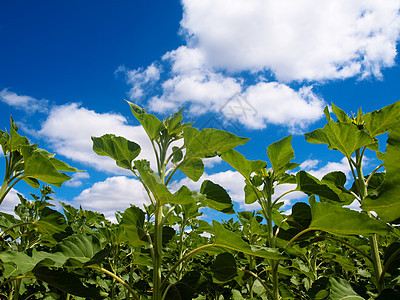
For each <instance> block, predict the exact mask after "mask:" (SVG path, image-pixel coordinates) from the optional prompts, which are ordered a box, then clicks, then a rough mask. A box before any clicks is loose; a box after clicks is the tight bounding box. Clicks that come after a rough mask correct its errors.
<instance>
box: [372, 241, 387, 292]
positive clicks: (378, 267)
mask: <svg viewBox="0 0 400 300" xmlns="http://www.w3.org/2000/svg"><path fill="white" fill-rule="evenodd" d="M369 243H370V247H371V252H372V259H373V260H372V263H373V265H374V273H375V281H376V287H377V288H378V292H379V293H381V292H382V291H383V290H384V289H385V283H384V282H383V281H381V280H380V279H381V274H382V263H381V257H380V255H379V248H378V235H377V234H373V235H372V236H371V237H370V238H369Z"/></svg>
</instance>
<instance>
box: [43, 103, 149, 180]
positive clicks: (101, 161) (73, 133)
mask: <svg viewBox="0 0 400 300" xmlns="http://www.w3.org/2000/svg"><path fill="white" fill-rule="evenodd" d="M108 133H111V134H115V135H117V136H122V137H125V138H127V139H128V140H131V141H134V142H136V143H138V144H139V145H140V146H141V148H142V151H141V153H140V155H139V157H138V159H140V158H145V159H149V160H150V161H151V162H153V161H154V159H153V158H152V157H151V156H150V155H151V153H152V147H151V144H150V142H149V141H148V138H147V135H146V133H145V131H144V130H143V127H141V126H130V125H127V120H126V119H125V117H123V116H121V115H119V114H114V113H103V114H99V113H96V112H95V111H93V110H89V109H86V108H83V107H80V106H79V105H78V104H77V103H70V104H66V105H62V106H56V107H53V108H52V110H51V111H50V113H49V115H48V117H47V119H46V120H45V122H44V123H43V124H42V127H41V129H40V131H39V132H38V134H39V135H40V136H42V137H43V138H45V139H47V140H48V141H49V142H50V143H51V147H52V150H53V151H55V152H56V153H57V154H59V155H64V156H65V157H67V158H69V159H71V160H73V161H78V162H81V163H83V164H87V165H90V166H93V167H94V168H96V169H97V170H100V171H106V172H110V173H114V174H120V175H122V174H128V173H126V172H124V170H123V169H121V168H119V167H117V166H116V164H115V161H114V160H113V159H111V158H109V157H105V156H99V155H97V154H96V153H94V152H93V150H92V147H93V143H92V140H91V136H95V137H100V136H102V135H104V134H108ZM81 176H82V175H81Z"/></svg>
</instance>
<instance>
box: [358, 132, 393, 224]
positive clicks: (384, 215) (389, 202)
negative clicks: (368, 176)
mask: <svg viewBox="0 0 400 300" xmlns="http://www.w3.org/2000/svg"><path fill="white" fill-rule="evenodd" d="M383 161H384V166H385V169H386V175H385V179H384V180H383V183H382V185H381V186H380V187H379V188H378V190H377V194H378V196H376V195H375V194H374V195H371V196H369V197H367V198H366V199H364V200H363V202H362V204H361V208H362V209H363V210H366V211H374V212H376V213H377V214H378V217H379V218H380V219H381V220H382V221H384V222H394V221H396V220H397V219H399V218H400V201H399V195H400V128H398V127H397V128H396V129H395V130H393V131H392V132H391V133H390V134H389V138H388V141H387V148H386V153H385V154H384V155H383Z"/></svg>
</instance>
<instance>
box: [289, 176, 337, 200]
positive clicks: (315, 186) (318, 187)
mask: <svg viewBox="0 0 400 300" xmlns="http://www.w3.org/2000/svg"><path fill="white" fill-rule="evenodd" d="M296 182H297V190H299V191H302V192H303V193H306V194H307V195H309V196H310V195H313V194H314V195H317V196H320V197H323V198H326V199H330V200H333V201H337V202H340V198H339V196H338V194H337V193H336V192H335V191H333V190H332V189H331V188H330V187H329V186H328V185H326V184H323V183H321V181H319V180H318V179H317V178H315V177H314V176H312V175H311V174H309V173H307V172H306V171H299V172H298V173H297V174H296Z"/></svg>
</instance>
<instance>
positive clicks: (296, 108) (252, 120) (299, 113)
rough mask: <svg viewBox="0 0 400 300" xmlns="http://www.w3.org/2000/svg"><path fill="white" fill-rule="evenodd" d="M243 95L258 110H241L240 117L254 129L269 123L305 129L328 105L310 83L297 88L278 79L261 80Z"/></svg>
mask: <svg viewBox="0 0 400 300" xmlns="http://www.w3.org/2000/svg"><path fill="white" fill-rule="evenodd" d="M243 97H244V99H245V100H246V101H247V102H248V103H249V104H250V105H251V107H252V108H253V110H254V112H255V113H253V114H250V115H244V114H241V115H240V114H239V115H238V117H239V120H240V122H241V123H243V124H244V125H246V126H247V127H249V128H253V129H261V128H265V127H266V126H267V124H276V125H284V126H287V127H290V128H291V129H295V128H299V129H304V128H306V127H307V126H308V125H309V124H310V123H312V122H314V121H316V120H318V119H319V118H321V117H322V116H323V109H324V106H325V102H324V101H323V100H321V99H319V98H318V97H317V96H316V95H315V94H314V93H313V92H312V90H311V87H303V88H301V89H300V90H299V91H295V90H293V89H292V88H290V87H288V86H287V85H284V84H281V83H278V82H261V83H258V84H256V85H253V86H250V87H249V88H248V89H247V90H246V91H245V92H244V93H243ZM250 113H251V111H250ZM235 117H237V116H235Z"/></svg>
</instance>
